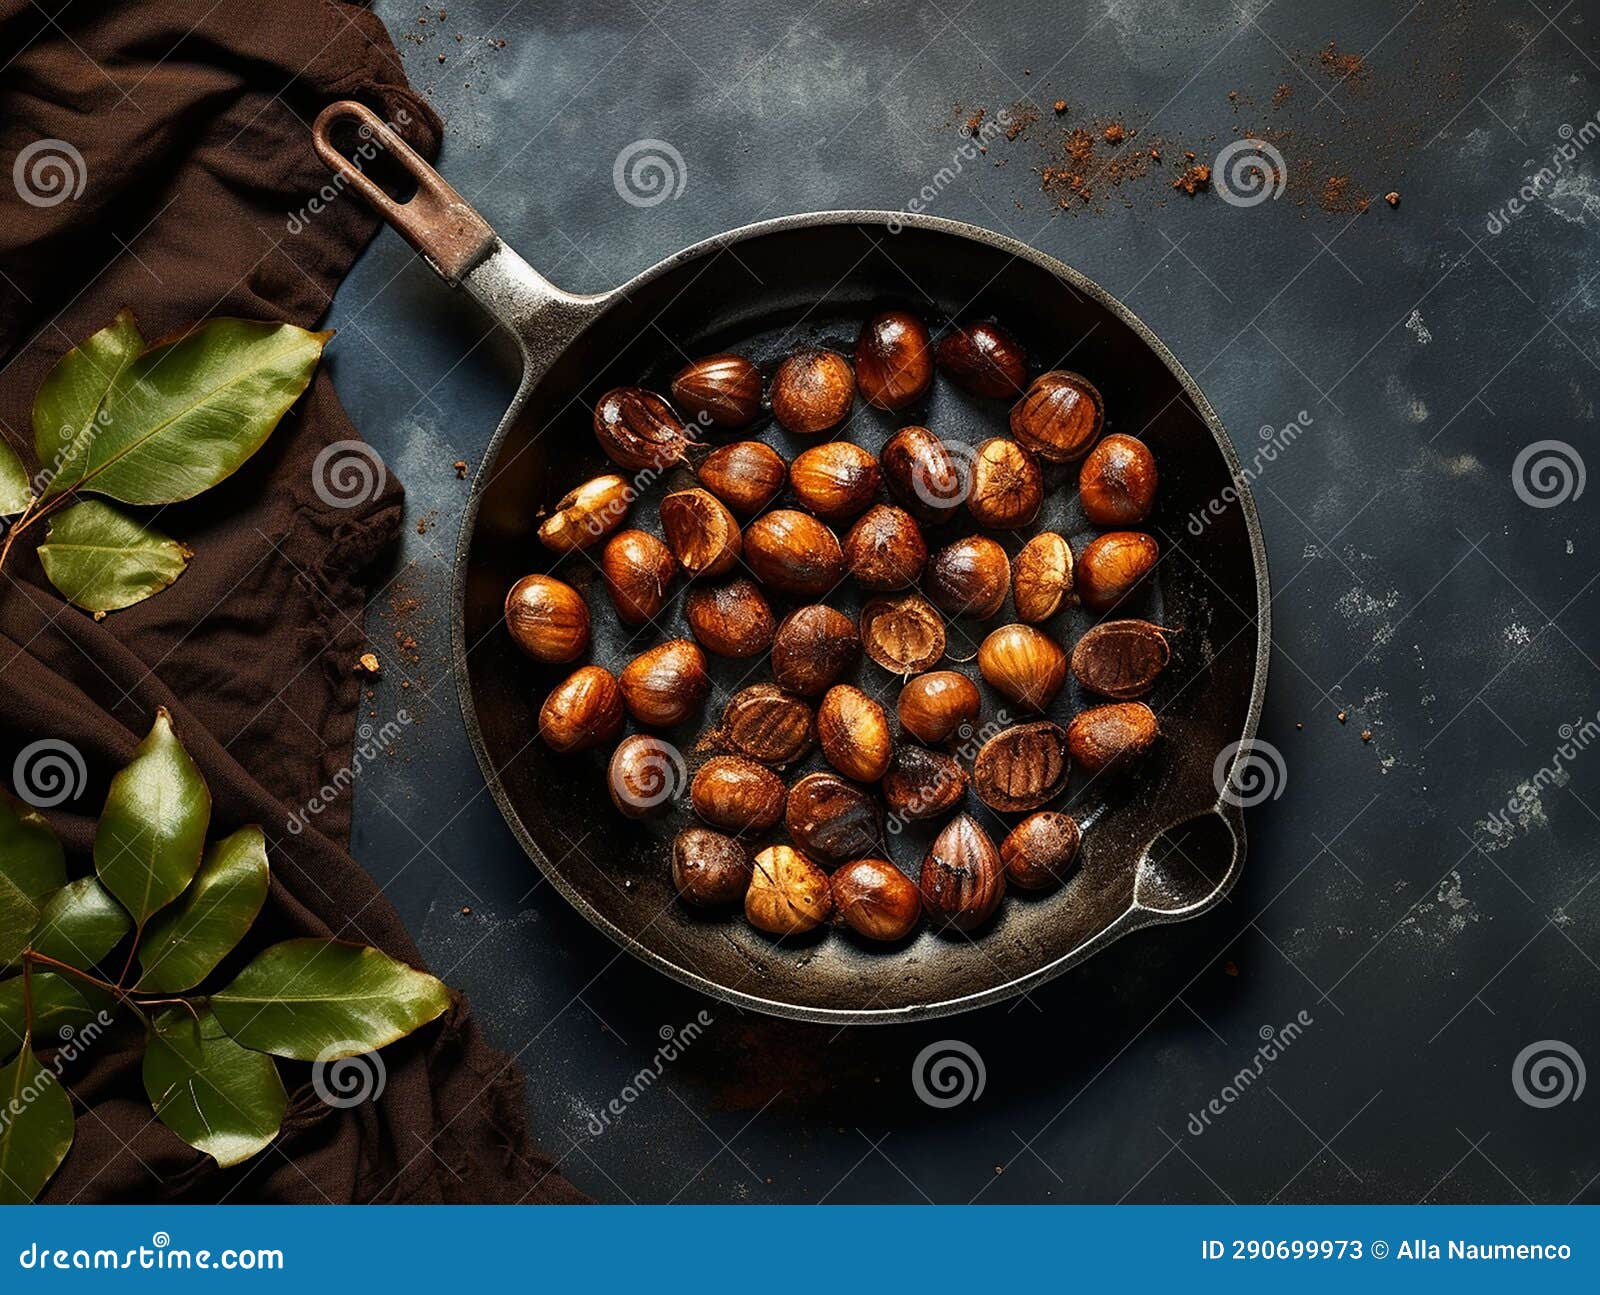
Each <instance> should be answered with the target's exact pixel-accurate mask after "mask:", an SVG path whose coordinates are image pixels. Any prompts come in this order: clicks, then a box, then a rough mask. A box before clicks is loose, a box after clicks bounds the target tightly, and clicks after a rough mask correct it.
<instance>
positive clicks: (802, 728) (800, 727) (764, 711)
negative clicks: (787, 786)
mask: <svg viewBox="0 0 1600 1295" xmlns="http://www.w3.org/2000/svg"><path fill="white" fill-rule="evenodd" d="M816 737H817V725H816V717H815V716H814V715H813V714H812V713H811V707H809V706H807V705H806V704H805V702H803V701H801V700H800V698H798V697H792V696H790V695H789V694H788V693H786V692H784V690H783V689H782V688H780V687H778V686H777V685H776V684H770V683H753V684H751V685H750V686H749V687H748V688H741V689H740V690H739V691H738V692H736V693H734V694H733V696H732V697H731V698H730V699H729V700H728V704H727V706H726V707H724V708H723V711H722V739H723V741H724V742H726V743H727V745H728V746H730V747H732V748H733V749H734V750H735V751H737V752H738V753H739V754H740V755H746V756H749V757H750V758H751V759H752V760H760V761H761V762H762V763H763V764H777V765H784V764H792V763H794V761H796V760H798V759H799V758H800V757H801V756H803V755H804V754H805V753H806V752H807V751H809V750H810V749H811V744H812V742H814V741H815V740H816Z"/></svg>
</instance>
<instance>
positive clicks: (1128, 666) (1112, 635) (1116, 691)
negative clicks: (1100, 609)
mask: <svg viewBox="0 0 1600 1295" xmlns="http://www.w3.org/2000/svg"><path fill="white" fill-rule="evenodd" d="M1171 660H1172V648H1171V647H1170V646H1169V645H1168V643H1167V632H1166V630H1164V629H1162V628H1161V626H1159V625H1153V624H1151V623H1150V622H1149V621H1142V620H1120V621H1102V622H1101V623H1100V624H1099V625H1096V626H1094V627H1093V628H1092V629H1091V630H1089V631H1088V633H1086V634H1085V635H1084V636H1083V637H1082V638H1081V639H1079V640H1078V641H1077V643H1075V644H1074V645H1073V648H1072V673H1073V674H1074V675H1076V676H1077V679H1078V682H1079V683H1081V684H1082V685H1083V686H1084V687H1085V688H1087V689H1088V690H1089V691H1090V692H1097V693H1099V694H1100V695H1101V696H1103V697H1115V698H1116V699H1117V700H1118V701H1131V700H1132V699H1133V698H1135V697H1143V696H1144V695H1145V693H1147V692H1149V691H1150V690H1151V689H1152V688H1154V687H1155V684H1156V678H1157V677H1158V676H1159V675H1160V674H1161V672H1162V671H1163V670H1165V669H1166V668H1167V663H1168V662H1170V661H1171Z"/></svg>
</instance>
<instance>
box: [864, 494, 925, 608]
mask: <svg viewBox="0 0 1600 1295" xmlns="http://www.w3.org/2000/svg"><path fill="white" fill-rule="evenodd" d="M927 560H928V546H927V544H926V543H924V542H923V539H922V528H921V527H919V526H918V525H917V522H916V519H915V518H914V517H912V516H911V514H910V513H908V512H906V511H905V509H903V508H896V507H895V506H894V505H893V504H875V505H874V506H873V507H872V508H871V509H869V510H868V511H867V512H866V514H865V515H864V516H862V517H861V519H860V520H859V521H857V522H856V524H855V525H854V526H852V527H851V528H850V532H849V534H847V535H846V536H845V537H844V564H845V568H846V570H848V571H849V572H850V574H851V575H852V576H853V577H855V582H856V583H857V584H858V585H860V586H861V587H862V588H863V589H874V590H887V589H906V588H909V587H910V586H912V585H914V584H916V583H917V577H918V576H920V575H921V574H922V565H923V563H925V562H926V561H927Z"/></svg>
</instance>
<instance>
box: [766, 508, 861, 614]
mask: <svg viewBox="0 0 1600 1295" xmlns="http://www.w3.org/2000/svg"><path fill="white" fill-rule="evenodd" d="M744 560H745V564H746V565H747V566H748V567H749V568H750V569H751V570H752V571H754V572H755V573H756V579H758V580H760V581H762V582H763V583H764V584H769V585H771V586H772V587H773V588H774V589H777V590H778V591H780V592H781V593H786V594H790V595H792V596H793V597H796V598H820V597H821V596H822V595H823V594H826V593H828V592H829V591H830V590H832V589H833V587H834V586H835V585H837V584H838V583H839V581H840V580H842V579H843V578H844V553H843V551H842V550H841V549H840V548H839V537H838V536H836V535H835V534H834V533H833V532H832V531H830V530H829V529H828V528H827V527H826V526H824V525H823V524H822V523H821V522H819V521H818V520H817V519H816V518H815V517H812V516H811V515H810V514H808V513H801V512H796V511H795V510H794V509H792V508H775V509H773V510H772V511H771V512H770V513H763V514H762V515H761V516H760V517H757V518H756V519H755V521H753V522H751V523H750V525H749V526H748V527H747V528H746V530H745V535H744Z"/></svg>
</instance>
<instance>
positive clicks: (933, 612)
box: [861, 594, 945, 675]
mask: <svg viewBox="0 0 1600 1295" xmlns="http://www.w3.org/2000/svg"><path fill="white" fill-rule="evenodd" d="M861 642H862V644H863V645H864V646H865V647H866V649H867V655H868V656H869V657H871V658H872V659H873V660H874V661H876V662H877V663H878V664H879V665H881V666H882V667H883V668H884V669H885V670H890V671H893V672H894V673H895V674H902V675H904V674H919V673H921V672H922V671H923V670H926V669H928V668H929V667H931V666H932V665H933V664H934V663H935V662H937V661H938V660H939V658H940V657H942V656H943V655H944V648H945V633H944V617H942V616H940V615H939V609H938V608H937V607H935V606H934V605H933V604H932V603H930V602H929V601H928V600H927V599H926V598H924V597H923V596H922V595H921V594H900V595H897V596H894V597H889V598H874V599H873V600H872V601H871V602H869V603H868V604H867V605H866V606H865V607H863V608H862V609H861Z"/></svg>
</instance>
